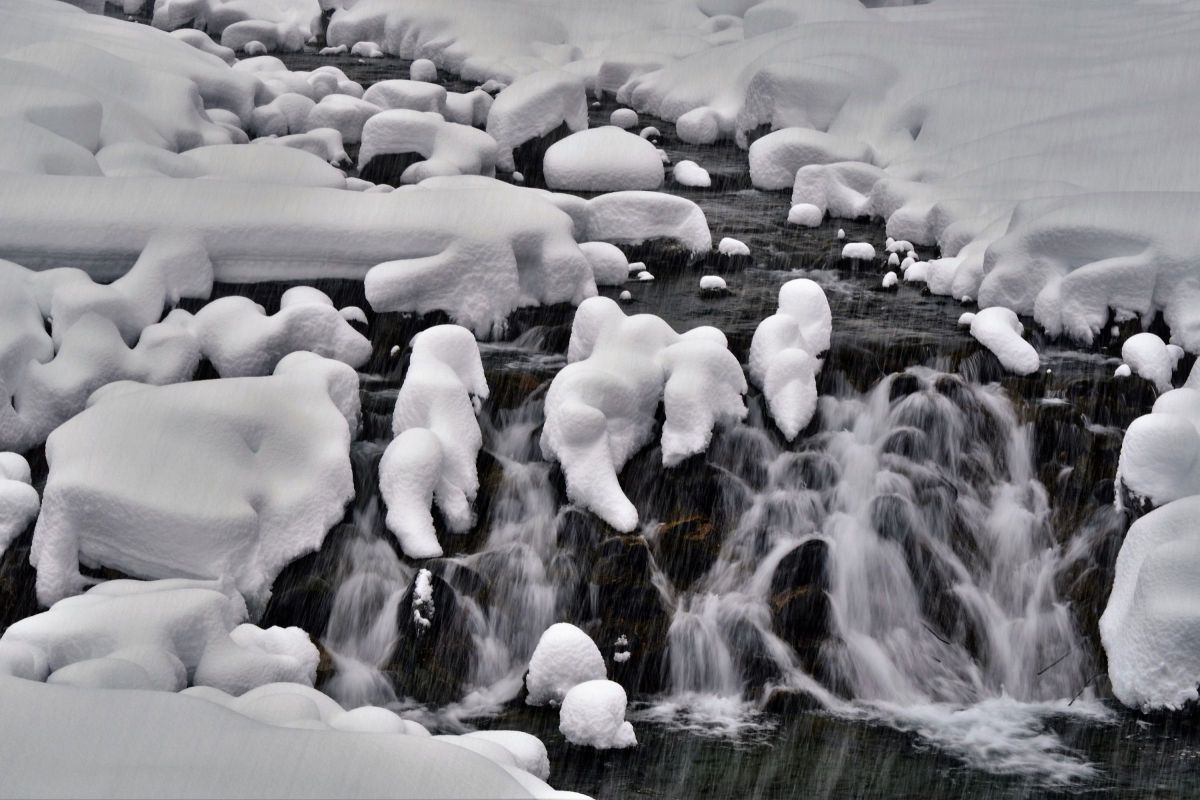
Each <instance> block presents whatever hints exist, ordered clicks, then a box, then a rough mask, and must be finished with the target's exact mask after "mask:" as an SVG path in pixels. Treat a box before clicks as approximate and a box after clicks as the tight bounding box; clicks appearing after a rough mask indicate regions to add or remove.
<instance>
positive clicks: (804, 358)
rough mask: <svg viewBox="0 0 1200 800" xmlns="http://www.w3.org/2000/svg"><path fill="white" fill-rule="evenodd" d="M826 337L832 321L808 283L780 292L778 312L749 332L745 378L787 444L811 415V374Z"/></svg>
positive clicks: (826, 303) (817, 290)
mask: <svg viewBox="0 0 1200 800" xmlns="http://www.w3.org/2000/svg"><path fill="white" fill-rule="evenodd" d="M832 334H833V316H832V313H831V312H830V310H829V301H828V300H827V299H826V297H825V291H824V290H823V289H821V287H820V286H819V285H818V284H817V283H816V282H814V281H812V280H809V279H808V278H797V279H795V280H791V281H788V282H787V283H785V284H784V285H783V286H782V287H780V289H779V310H778V311H776V312H775V313H774V314H772V315H771V316H769V317H767V318H766V319H764V320H763V321H762V322H760V323H759V324H758V327H757V328H756V329H755V330H754V337H753V339H752V340H751V342H750V363H749V372H750V379H751V380H752V381H754V383H755V385H757V386H758V387H760V388H761V389H762V390H763V395H764V396H765V397H766V399H767V408H768V409H769V410H770V412H771V417H772V418H773V419H774V420H775V424H776V425H777V426H778V427H779V430H780V431H781V432H782V433H783V435H784V437H785V438H787V439H788V441H791V440H792V439H794V438H796V435H797V434H799V433H800V431H802V430H804V428H805V427H807V425H808V423H809V422H811V421H812V417H813V414H815V413H816V410H817V381H816V375H817V373H818V372H819V371H820V369H821V360H820V356H821V354H822V353H824V352H825V351H826V350H828V349H829V342H830V338H831V336H832Z"/></svg>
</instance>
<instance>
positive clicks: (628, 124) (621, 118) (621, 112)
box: [608, 108, 645, 138]
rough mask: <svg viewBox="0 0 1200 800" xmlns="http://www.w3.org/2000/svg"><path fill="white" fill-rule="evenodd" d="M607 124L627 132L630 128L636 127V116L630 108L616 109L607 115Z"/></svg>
mask: <svg viewBox="0 0 1200 800" xmlns="http://www.w3.org/2000/svg"><path fill="white" fill-rule="evenodd" d="M608 122H609V124H610V125H616V126H617V127H618V128H621V129H622V130H626V131H627V130H629V129H630V128H636V127H637V124H638V115H637V112H636V111H634V110H633V109H632V108H618V109H617V110H616V111H614V112H612V114H610V115H609V117H608ZM643 138H645V137H643Z"/></svg>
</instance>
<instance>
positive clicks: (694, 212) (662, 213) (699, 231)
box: [579, 191, 712, 254]
mask: <svg viewBox="0 0 1200 800" xmlns="http://www.w3.org/2000/svg"><path fill="white" fill-rule="evenodd" d="M579 218H580V220H581V221H582V222H583V223H584V224H583V225H582V226H580V227H582V228H583V229H584V230H586V232H587V238H588V239H590V240H593V241H605V242H612V243H614V244H641V243H642V242H647V241H650V240H652V239H673V240H674V241H676V242H678V243H679V244H680V245H682V246H683V247H685V248H687V249H688V250H690V251H691V252H692V253H697V254H699V253H707V252H709V251H711V250H712V233H711V232H710V231H709V230H708V220H707V219H705V217H704V212H703V211H702V210H701V209H700V207H699V206H698V205H696V204H695V203H693V202H692V201H691V200H688V199H687V198H686V197H679V196H677V195H673V194H667V193H666V192H643V191H630V192H609V193H608V194H602V195H600V196H599V197H593V198H592V199H591V200H588V201H586V203H585V204H584V205H583V207H582V210H581V212H580V213H579ZM580 235H581V238H582V233H581V234H580Z"/></svg>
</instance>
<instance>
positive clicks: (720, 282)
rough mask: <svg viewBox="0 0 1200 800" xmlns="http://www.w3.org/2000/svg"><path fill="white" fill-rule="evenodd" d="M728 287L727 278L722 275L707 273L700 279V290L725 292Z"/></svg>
mask: <svg viewBox="0 0 1200 800" xmlns="http://www.w3.org/2000/svg"><path fill="white" fill-rule="evenodd" d="M727 288H728V287H727V286H726V285H725V279H724V278H722V277H721V276H720V275H705V276H704V277H702V278H701V279H700V291H702V292H723V291H725V290H726V289H727Z"/></svg>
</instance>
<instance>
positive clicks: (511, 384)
mask: <svg viewBox="0 0 1200 800" xmlns="http://www.w3.org/2000/svg"><path fill="white" fill-rule="evenodd" d="M484 377H485V378H486V379H487V385H488V399H487V406H488V407H489V408H490V409H492V410H493V411H495V410H511V409H514V408H519V407H520V406H522V405H524V404H525V402H526V401H528V400H529V399H530V398H531V397H533V396H535V395H536V394H537V391H538V389H539V388H540V387H541V386H542V384H544V383H546V382H547V381H548V380H550V378H551V377H552V376H551V375H548V374H546V373H545V372H542V371H539V370H532V369H523V368H522V369H512V368H507V367H506V368H503V369H490V370H485V372H484Z"/></svg>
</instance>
